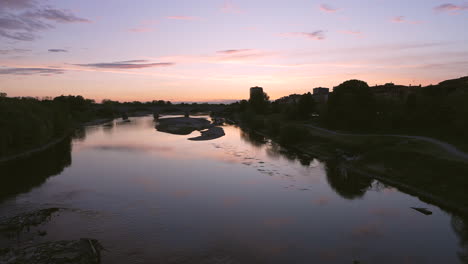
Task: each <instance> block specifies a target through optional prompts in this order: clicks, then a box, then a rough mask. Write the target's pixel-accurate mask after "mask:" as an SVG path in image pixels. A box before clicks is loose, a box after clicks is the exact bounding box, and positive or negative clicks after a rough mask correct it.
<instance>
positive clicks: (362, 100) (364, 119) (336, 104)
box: [326, 80, 376, 130]
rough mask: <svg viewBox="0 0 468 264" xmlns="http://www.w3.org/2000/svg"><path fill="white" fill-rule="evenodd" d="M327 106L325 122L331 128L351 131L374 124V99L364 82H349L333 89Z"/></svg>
mask: <svg viewBox="0 0 468 264" xmlns="http://www.w3.org/2000/svg"><path fill="white" fill-rule="evenodd" d="M327 106H328V111H327V117H326V121H327V123H328V124H329V125H331V126H332V127H335V128H341V129H352V130H353V129H359V128H370V127H372V126H373V124H374V121H375V117H376V103H375V98H374V95H373V93H372V91H371V89H370V88H369V85H367V83H366V82H364V81H360V80H349V81H346V82H344V83H342V84H340V85H338V86H337V87H335V88H334V89H333V93H331V94H330V97H329V100H328V105H327Z"/></svg>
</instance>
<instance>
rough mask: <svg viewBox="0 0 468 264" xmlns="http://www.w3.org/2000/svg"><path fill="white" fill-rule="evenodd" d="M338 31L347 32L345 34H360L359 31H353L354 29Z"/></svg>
mask: <svg viewBox="0 0 468 264" xmlns="http://www.w3.org/2000/svg"><path fill="white" fill-rule="evenodd" d="M340 32H341V33H343V34H347V35H362V32H361V31H354V30H341V31H340Z"/></svg>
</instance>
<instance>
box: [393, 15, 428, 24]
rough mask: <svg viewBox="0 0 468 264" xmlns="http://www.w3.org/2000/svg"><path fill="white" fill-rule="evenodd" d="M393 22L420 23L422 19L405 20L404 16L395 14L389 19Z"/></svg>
mask: <svg viewBox="0 0 468 264" xmlns="http://www.w3.org/2000/svg"><path fill="white" fill-rule="evenodd" d="M390 21H391V22H393V23H408V24H421V23H423V21H415V20H407V19H406V17H404V16H396V17H393V18H392V19H391V20H390Z"/></svg>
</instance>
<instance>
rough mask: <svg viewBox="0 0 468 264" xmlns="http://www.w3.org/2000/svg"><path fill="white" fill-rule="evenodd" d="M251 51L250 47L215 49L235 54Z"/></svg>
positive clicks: (223, 52)
mask: <svg viewBox="0 0 468 264" xmlns="http://www.w3.org/2000/svg"><path fill="white" fill-rule="evenodd" d="M249 51H253V50H252V49H230V50H220V51H217V53H221V54H236V53H244V52H249Z"/></svg>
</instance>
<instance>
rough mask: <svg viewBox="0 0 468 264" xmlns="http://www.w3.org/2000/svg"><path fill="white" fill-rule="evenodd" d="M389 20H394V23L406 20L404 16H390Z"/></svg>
mask: <svg viewBox="0 0 468 264" xmlns="http://www.w3.org/2000/svg"><path fill="white" fill-rule="evenodd" d="M391 21H392V22H394V23H403V22H406V20H405V17H404V16H396V17H394V18H392V20H391Z"/></svg>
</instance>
